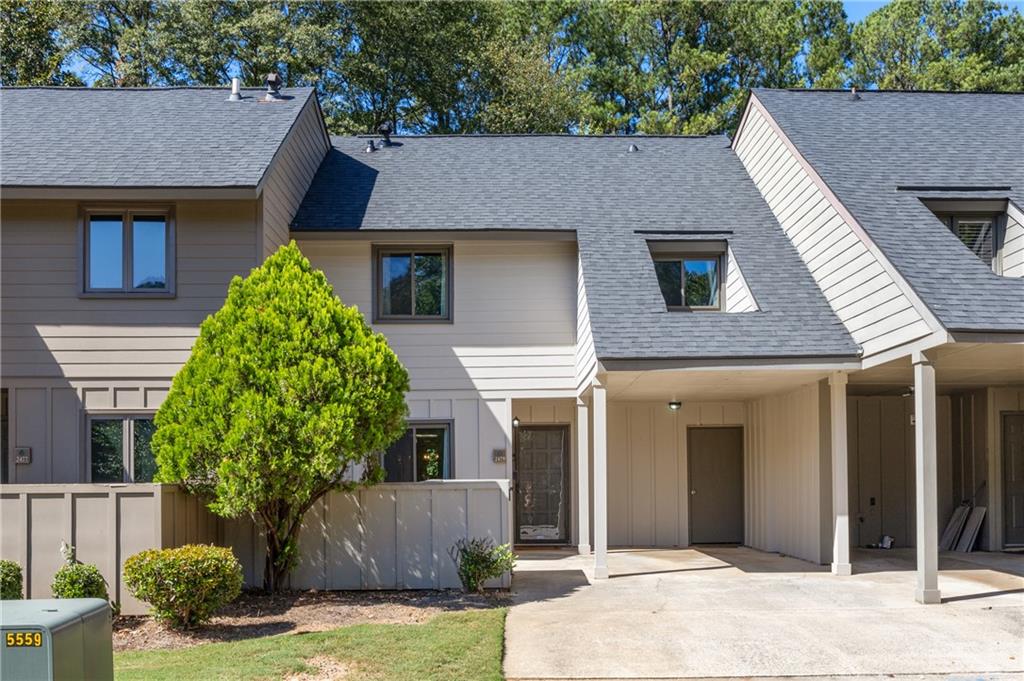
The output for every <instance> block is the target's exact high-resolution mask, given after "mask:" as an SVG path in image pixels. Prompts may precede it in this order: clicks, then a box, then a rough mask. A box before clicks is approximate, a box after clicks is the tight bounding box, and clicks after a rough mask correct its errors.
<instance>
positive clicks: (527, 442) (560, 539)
mask: <svg viewBox="0 0 1024 681" xmlns="http://www.w3.org/2000/svg"><path fill="white" fill-rule="evenodd" d="M517 430H518V436H517V438H516V451H515V460H514V463H515V492H516V542H517V543H520V544H533V543H550V544H567V543H569V426H520V427H519V428H518V429H517Z"/></svg>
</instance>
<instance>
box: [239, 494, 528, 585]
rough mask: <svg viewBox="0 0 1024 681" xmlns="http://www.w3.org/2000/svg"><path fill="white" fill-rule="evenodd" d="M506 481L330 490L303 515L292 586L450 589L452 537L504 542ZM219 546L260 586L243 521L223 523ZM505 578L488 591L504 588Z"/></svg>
mask: <svg viewBox="0 0 1024 681" xmlns="http://www.w3.org/2000/svg"><path fill="white" fill-rule="evenodd" d="M510 511H511V505H510V503H509V485H508V481H507V480H435V481H430V482H418V483H411V484H410V483H403V484H382V485H376V486H374V487H371V488H368V489H361V490H358V491H356V492H351V493H346V492H332V493H331V494H328V495H327V496H326V497H325V498H324V499H322V500H321V501H319V502H318V503H317V504H316V505H314V506H313V508H311V509H310V511H309V513H308V514H307V515H306V519H305V522H304V523H303V527H302V532H301V535H300V537H299V551H300V554H301V557H300V559H299V564H298V566H297V567H296V569H295V570H294V571H293V572H292V575H291V581H290V586H291V588H293V589H448V588H458V587H459V586H460V583H459V577H458V574H457V573H456V571H455V564H454V563H453V562H452V560H451V557H450V556H449V555H448V549H449V547H451V546H452V544H454V543H455V542H456V541H457V540H458V539H462V538H466V537H490V538H491V539H492V540H493V541H494V543H495V544H505V543H509V542H510V537H511V536H512V527H511V513H510ZM224 540H225V543H226V544H228V545H230V546H232V547H234V550H235V555H236V556H238V558H239V560H240V561H241V562H242V566H243V569H244V571H245V581H246V584H251V585H256V586H258V585H262V583H263V571H264V567H265V554H264V549H265V543H264V541H263V539H262V537H261V536H260V534H259V533H258V532H257V531H256V528H254V527H253V526H252V524H251V523H249V522H239V521H226V522H225V523H224ZM510 580H511V578H510V576H508V575H506V576H505V577H504V578H503V579H502V580H500V581H494V582H493V583H490V584H488V585H489V586H508V585H509V584H510V583H511V581H510Z"/></svg>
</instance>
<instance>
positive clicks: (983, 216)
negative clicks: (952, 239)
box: [922, 198, 1024, 277]
mask: <svg viewBox="0 0 1024 681" xmlns="http://www.w3.org/2000/svg"><path fill="white" fill-rule="evenodd" d="M922 202H923V203H924V204H925V206H927V207H928V209H929V210H931V211H932V213H934V214H935V217H937V218H938V219H939V220H941V221H942V224H944V225H945V226H946V227H947V228H948V229H949V230H950V231H951V232H952V233H953V234H954V235H955V236H956V237H957V238H958V239H959V240H960V242H961V243H963V245H964V246H966V247H967V249H968V250H969V251H970V252H971V253H973V254H974V255H975V256H977V257H978V259H980V260H981V261H982V262H984V263H986V264H988V265H990V266H991V267H992V271H994V272H995V273H996V274H999V275H1002V276H1004V277H1024V219H1022V216H1021V214H1020V211H1018V210H1016V209H1015V207H1014V206H1013V205H1012V204H1010V202H1009V201H1007V200H1006V199H992V198H984V199H982V198H970V199H967V198H956V199H922Z"/></svg>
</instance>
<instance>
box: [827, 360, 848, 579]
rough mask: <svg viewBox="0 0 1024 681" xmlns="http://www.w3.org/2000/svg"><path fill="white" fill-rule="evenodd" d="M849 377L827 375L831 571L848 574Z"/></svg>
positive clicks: (842, 373)
mask: <svg viewBox="0 0 1024 681" xmlns="http://www.w3.org/2000/svg"><path fill="white" fill-rule="evenodd" d="M846 382H847V376H846V374H845V373H844V372H842V371H837V372H835V373H833V374H832V375H831V376H829V377H828V384H829V388H830V389H831V393H830V395H829V405H830V414H829V416H830V422H831V424H832V440H831V449H832V574H834V575H849V574H852V572H853V567H852V566H851V564H850V499H849V494H850V484H849V475H850V471H849V469H848V467H847V451H846V449H847V439H846Z"/></svg>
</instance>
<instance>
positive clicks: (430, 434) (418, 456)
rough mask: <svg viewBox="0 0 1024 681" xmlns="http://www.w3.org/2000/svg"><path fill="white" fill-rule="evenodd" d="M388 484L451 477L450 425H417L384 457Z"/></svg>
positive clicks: (413, 425)
mask: <svg viewBox="0 0 1024 681" xmlns="http://www.w3.org/2000/svg"><path fill="white" fill-rule="evenodd" d="M383 466H384V473H385V478H384V480H385V482H420V481H423V480H443V479H445V478H450V477H452V463H451V424H449V423H414V424H412V425H411V426H410V427H409V429H408V430H406V431H405V435H403V436H402V437H401V438H400V439H399V440H398V441H397V442H395V443H394V444H393V445H391V447H389V448H388V451H387V452H386V453H385V454H384V456H383Z"/></svg>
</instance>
